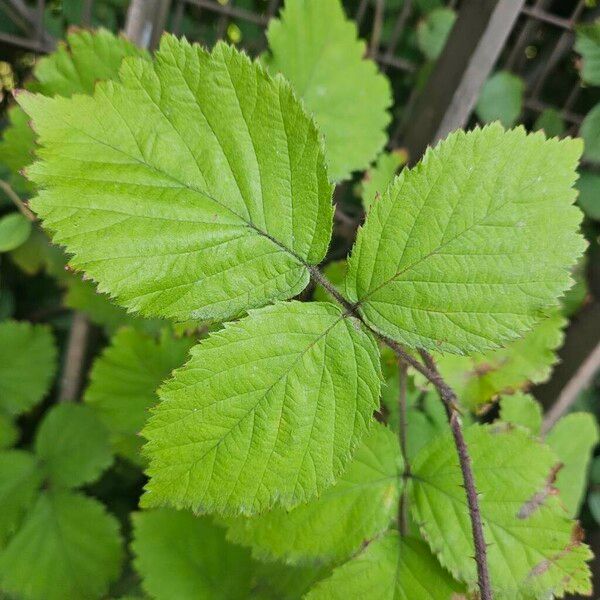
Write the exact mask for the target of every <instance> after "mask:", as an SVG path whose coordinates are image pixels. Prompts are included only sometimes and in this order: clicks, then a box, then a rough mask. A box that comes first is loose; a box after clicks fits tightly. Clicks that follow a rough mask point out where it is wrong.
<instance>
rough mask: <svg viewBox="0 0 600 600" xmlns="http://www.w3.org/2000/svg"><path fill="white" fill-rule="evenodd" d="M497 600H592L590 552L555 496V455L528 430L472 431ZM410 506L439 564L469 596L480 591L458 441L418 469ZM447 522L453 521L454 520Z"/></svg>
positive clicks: (447, 441)
mask: <svg viewBox="0 0 600 600" xmlns="http://www.w3.org/2000/svg"><path fill="white" fill-rule="evenodd" d="M465 437H466V442H467V445H468V449H469V453H470V455H471V459H472V464H473V474H474V478H475V484H476V486H477V490H478V492H479V504H480V510H481V518H482V521H483V526H484V535H485V540H486V543H487V544H488V548H487V555H488V566H489V571H490V577H491V582H492V586H493V588H494V590H495V593H496V597H498V598H507V599H508V598H517V597H519V598H521V597H523V598H540V597H547V596H548V597H549V596H551V595H554V596H555V597H557V598H562V597H563V595H564V594H565V593H581V594H584V595H585V594H588V593H590V592H591V587H590V585H591V584H590V574H589V568H588V567H587V565H586V561H587V560H589V559H590V558H591V553H590V551H589V548H588V547H587V546H585V545H584V544H582V542H581V531H580V529H579V526H578V524H577V523H576V522H574V521H570V520H569V519H568V518H567V516H566V513H565V511H564V508H563V507H562V504H561V502H560V500H559V498H558V497H557V496H555V495H553V494H552V479H553V475H554V474H555V472H556V468H557V466H558V459H557V458H556V457H555V455H554V454H553V452H552V451H551V450H550V449H549V448H548V447H546V446H543V445H542V444H540V443H539V442H537V441H536V440H534V439H533V438H532V437H531V435H530V434H529V433H528V432H527V431H525V430H523V429H513V428H510V427H509V426H506V425H497V426H491V427H490V426H488V427H482V426H473V427H470V428H469V429H467V430H466V431H465ZM412 470H413V473H414V474H415V477H414V478H413V479H412V486H411V488H410V505H411V507H412V510H413V516H414V518H415V521H416V522H417V523H418V524H419V527H420V529H421V532H422V534H423V535H424V537H425V539H426V540H427V541H428V542H429V545H430V546H431V548H432V550H433V551H434V552H435V553H436V554H437V555H438V557H439V559H440V562H441V563H442V564H443V565H444V566H445V567H447V568H448V569H449V570H450V571H451V572H452V573H453V574H454V575H455V577H457V578H458V579H461V580H463V581H465V582H466V583H467V584H468V586H469V588H471V589H475V588H476V586H477V574H476V565H475V561H474V560H473V559H472V558H471V557H472V556H473V553H474V548H473V534H472V530H471V521H470V519H469V511H468V507H467V499H466V494H465V491H464V488H463V486H462V483H463V481H462V475H461V471H460V469H459V467H458V456H457V454H456V450H455V448H454V444H453V441H452V438H451V436H450V435H449V434H448V435H447V436H444V437H441V438H438V439H437V440H435V441H434V442H433V443H432V444H430V445H428V446H427V447H426V448H424V449H423V450H422V452H421V453H420V454H419V456H418V457H417V458H416V459H415V461H414V462H413V465H412ZM448 515H451V516H452V517H451V518H449V517H448Z"/></svg>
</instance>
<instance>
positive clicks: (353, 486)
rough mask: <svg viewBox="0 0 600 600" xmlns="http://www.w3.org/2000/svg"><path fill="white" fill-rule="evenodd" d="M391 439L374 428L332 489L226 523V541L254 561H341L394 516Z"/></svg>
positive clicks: (397, 475)
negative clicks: (243, 548) (286, 507)
mask: <svg viewBox="0 0 600 600" xmlns="http://www.w3.org/2000/svg"><path fill="white" fill-rule="evenodd" d="M401 462H402V460H401V455H400V447H399V444H398V438H397V436H396V435H395V434H394V433H393V432H392V431H390V430H389V429H387V428H386V427H384V426H383V425H379V424H375V425H374V426H373V428H372V429H371V431H370V432H369V433H368V434H367V435H365V437H364V438H363V442H362V444H361V446H359V448H358V450H357V451H356V454H355V455H354V458H353V459H352V462H351V463H350V464H349V465H348V468H347V470H346V471H345V472H344V473H343V474H342V475H341V476H340V477H339V479H338V481H337V482H336V484H335V485H334V486H332V487H330V488H328V489H327V490H325V492H323V494H322V495H321V496H320V497H319V498H318V499H317V500H313V501H312V502H310V503H308V504H301V505H300V506H298V507H296V508H294V509H293V510H292V511H286V510H283V509H275V510H273V511H270V512H268V513H264V514H262V515H259V516H257V517H252V518H247V517H239V518H237V519H231V520H229V521H228V524H229V533H228V537H229V539H231V540H232V541H233V542H235V543H238V544H243V545H245V546H250V547H251V548H252V550H253V554H254V555H255V556H256V557H257V558H259V559H266V560H272V559H274V558H275V559H277V558H285V560H286V562H289V563H297V562H307V561H310V560H316V561H325V562H332V561H337V560H341V559H344V558H347V557H348V556H350V555H351V554H352V553H353V552H354V551H355V550H357V549H358V548H360V546H361V544H363V543H364V542H365V541H366V540H370V539H372V538H373V537H375V536H377V535H378V534H380V533H382V532H383V531H384V530H385V529H386V528H387V527H388V525H389V524H390V521H391V520H392V518H393V517H394V516H395V514H396V512H397V505H398V493H399V484H400V481H401V476H402V472H401Z"/></svg>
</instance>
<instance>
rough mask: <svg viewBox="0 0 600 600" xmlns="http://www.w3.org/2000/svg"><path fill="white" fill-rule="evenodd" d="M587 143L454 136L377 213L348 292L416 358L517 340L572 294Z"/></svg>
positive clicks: (499, 133)
mask: <svg viewBox="0 0 600 600" xmlns="http://www.w3.org/2000/svg"><path fill="white" fill-rule="evenodd" d="M580 153H581V143H580V142H579V141H577V140H570V139H567V140H560V141H559V140H556V139H552V140H545V139H544V136H543V135H542V134H540V133H536V134H531V135H527V134H526V133H525V131H524V130H523V129H522V128H518V129H515V130H512V131H504V130H503V129H502V127H501V126H500V125H497V124H495V125H490V126H488V127H484V128H483V129H475V130H473V131H471V132H468V133H464V132H460V131H459V132H455V133H453V134H451V135H450V136H449V137H448V139H446V140H445V141H443V142H441V143H440V144H439V145H438V146H436V147H435V148H434V149H430V150H428V151H427V153H426V154H425V157H424V159H423V160H422V161H421V163H419V165H417V166H416V167H415V168H414V169H410V170H409V169H404V170H403V171H402V173H400V175H399V177H397V178H396V181H395V182H394V185H393V186H390V187H389V188H388V190H387V191H386V193H385V194H384V195H383V197H382V198H381V200H380V201H379V202H376V203H375V204H374V205H373V206H372V208H371V211H370V212H369V215H368V217H367V220H366V224H365V225H364V227H363V228H362V229H361V230H360V231H359V234H358V239H357V242H356V245H355V247H354V250H353V252H352V256H351V258H350V261H349V267H348V280H347V284H346V288H347V291H348V294H349V296H350V299H351V301H352V302H356V303H357V305H358V309H359V311H360V312H361V313H362V315H363V316H364V318H365V319H366V320H367V321H368V322H369V323H370V324H371V325H372V326H374V327H375V328H376V329H378V330H379V331H381V332H383V333H385V334H387V335H388V336H390V337H392V338H394V339H395V340H397V341H399V342H401V343H404V344H407V345H409V346H420V347H423V348H428V349H432V350H440V351H448V352H455V353H464V352H478V351H482V350H484V349H486V348H490V347H495V346H498V345H499V344H501V343H502V342H504V341H506V340H508V339H510V338H514V337H516V336H517V335H518V334H520V333H523V332H525V331H526V330H528V329H531V327H532V326H533V325H534V324H535V322H536V321H537V320H539V317H540V316H541V315H542V311H543V310H545V309H547V307H548V306H551V305H552V304H555V303H556V298H557V297H558V296H559V295H560V294H561V293H562V292H564V290H565V289H566V288H568V286H569V284H570V278H569V274H568V267H569V266H571V265H572V264H573V263H574V262H575V260H576V258H577V257H578V256H579V255H580V254H581V252H582V251H583V249H584V247H585V242H584V240H583V238H582V237H581V236H580V235H579V234H578V233H577V228H578V225H579V222H580V220H581V213H580V211H579V210H578V209H577V208H575V207H572V206H571V204H572V202H573V200H574V198H575V191H574V190H572V189H571V186H572V185H573V182H574V181H575V167H576V165H577V160H578V158H579V155H580Z"/></svg>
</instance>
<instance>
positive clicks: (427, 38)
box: [417, 8, 456, 60]
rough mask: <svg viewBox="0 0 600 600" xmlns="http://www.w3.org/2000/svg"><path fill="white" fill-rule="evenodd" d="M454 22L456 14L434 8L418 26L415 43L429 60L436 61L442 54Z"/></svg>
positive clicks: (448, 9) (447, 9)
mask: <svg viewBox="0 0 600 600" xmlns="http://www.w3.org/2000/svg"><path fill="white" fill-rule="evenodd" d="M454 21H456V13H455V12H454V11H453V10H452V9H450V8H436V9H434V10H432V11H431V12H430V13H429V14H428V15H427V17H426V18H425V19H424V20H423V21H421V22H420V23H419V24H418V26H417V43H418V44H419V49H420V50H421V52H422V53H423V54H424V55H425V56H426V57H427V58H428V59H429V60H436V59H437V58H438V56H439V55H440V54H441V53H442V50H443V49H444V46H445V45H446V40H447V39H448V35H450V31H451V30H452V27H453V26H454Z"/></svg>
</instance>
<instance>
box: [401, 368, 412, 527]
mask: <svg viewBox="0 0 600 600" xmlns="http://www.w3.org/2000/svg"><path fill="white" fill-rule="evenodd" d="M407 370H408V365H407V364H406V363H405V362H404V361H403V360H402V359H401V358H399V359H398V376H399V377H398V387H399V392H398V414H399V429H400V450H401V452H402V459H403V460H404V473H403V481H404V485H403V487H402V494H401V495H400V503H399V505H398V524H399V526H400V533H401V534H402V535H407V533H408V497H407V483H408V479H409V477H410V476H411V470H410V461H409V459H408V450H407V440H406V433H407V429H408V423H407V419H406V380H407V377H406V375H407Z"/></svg>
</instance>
